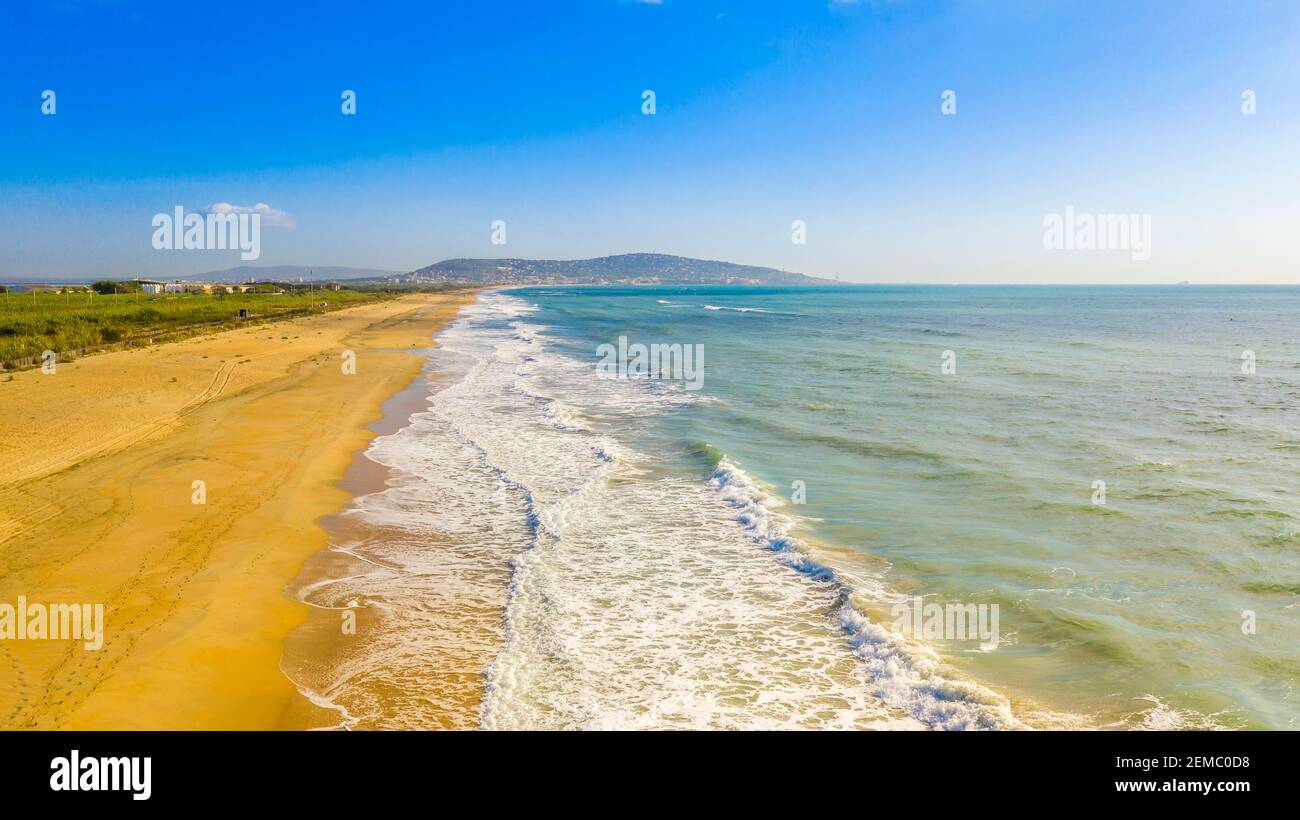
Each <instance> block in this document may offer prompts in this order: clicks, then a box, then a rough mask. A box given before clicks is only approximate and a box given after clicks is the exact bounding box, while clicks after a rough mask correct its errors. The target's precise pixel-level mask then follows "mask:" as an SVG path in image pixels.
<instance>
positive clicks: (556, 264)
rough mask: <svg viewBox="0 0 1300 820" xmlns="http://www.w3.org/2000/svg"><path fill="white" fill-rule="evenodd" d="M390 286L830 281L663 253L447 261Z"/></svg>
mask: <svg viewBox="0 0 1300 820" xmlns="http://www.w3.org/2000/svg"><path fill="white" fill-rule="evenodd" d="M387 280H388V281H389V282H401V283H410V284H445V283H453V284H475V285H485V284H511V285H524V284H527V285H570V284H582V285H588V284H589V285H658V284H674V285H811V284H822V283H827V282H829V281H830V280H827V279H817V278H815V277H812V276H805V275H804V274H802V273H791V272H789V271H783V270H777V269H776V268H760V267H754V266H752V265H737V264H735V263H733V262H715V261H710V260H706V259H690V258H688V257H685V256H670V255H668V254H662V253H624V254H619V255H617V256H601V257H597V258H595V259H573V260H556V259H445V260H443V261H442V262H437V263H435V264H432V265H429V266H427V267H423V268H420V269H419V270H417V271H413V272H412V273H408V274H401V275H398V276H391V277H387Z"/></svg>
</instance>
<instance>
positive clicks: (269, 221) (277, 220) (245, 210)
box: [203, 202, 298, 228]
mask: <svg viewBox="0 0 1300 820" xmlns="http://www.w3.org/2000/svg"><path fill="white" fill-rule="evenodd" d="M203 213H205V214H261V215H262V224H263V225H265V226H266V227H268V228H296V227H298V222H297V221H296V220H295V219H294V218H293V216H292V215H290V214H287V213H285V212H284V211H277V210H276V209H275V208H272V207H271V206H270V205H267V204H266V203H265V202H259V203H257V204H256V205H253V206H251V207H250V206H248V205H232V204H230V203H229V202H214V203H213V204H211V205H209V206H208V207H206V208H204V209H203Z"/></svg>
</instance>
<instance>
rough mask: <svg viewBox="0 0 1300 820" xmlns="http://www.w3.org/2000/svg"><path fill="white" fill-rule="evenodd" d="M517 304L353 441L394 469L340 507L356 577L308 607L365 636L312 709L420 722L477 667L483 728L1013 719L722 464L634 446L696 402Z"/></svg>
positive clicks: (484, 309)
mask: <svg viewBox="0 0 1300 820" xmlns="http://www.w3.org/2000/svg"><path fill="white" fill-rule="evenodd" d="M533 312H534V310H533V308H532V306H530V305H528V304H527V303H525V302H523V301H521V300H519V299H516V298H514V297H511V296H508V295H504V294H495V293H493V294H486V295H484V296H483V297H482V298H481V299H480V302H479V303H478V304H476V305H474V306H472V307H470V308H468V309H467V310H466V311H465V312H464V313H463V314H462V317H461V318H460V319H458V320H457V321H456V322H454V323H453V324H452V325H451V326H449V327H448V328H447V329H445V330H444V331H443V332H442V333H441V334H440V336H439V342H440V347H439V349H438V350H437V351H435V352H434V353H432V354H431V355H432V356H433V357H434V359H435V361H434V364H435V366H437V367H438V368H440V369H444V370H449V371H451V372H452V373H453V374H456V375H455V376H454V377H453V378H452V379H444V380H441V381H440V382H439V384H440V385H441V387H440V389H438V390H437V392H435V393H434V395H433V396H432V397H431V401H430V407H429V410H428V411H427V412H423V413H417V414H416V415H415V416H414V417H413V418H412V423H411V424H410V426H408V427H406V428H404V429H403V430H401V431H399V432H397V433H395V434H393V435H390V436H384V437H381V438H379V439H376V441H375V442H374V443H373V445H372V446H371V448H370V450H369V455H370V457H371V458H373V459H374V460H376V461H378V462H379V463H381V464H385V465H387V466H388V467H389V468H390V469H391V470H393V475H394V477H393V478H392V479H391V480H390V482H389V483H390V486H389V487H388V489H386V490H384V491H382V492H379V493H374V494H372V495H369V496H364V497H362V498H360V499H358V500H357V501H356V502H355V503H354V505H353V507H352V508H351V509H350V511H349V512H348V513H347V514H346V515H347V516H351V517H356V518H358V519H359V520H360V521H362V522H364V523H365V524H366V527H365V528H362V531H364V532H367V533H369V535H368V536H367V537H365V538H364V539H363V540H362V541H361V542H360V543H347V544H338V545H336V546H335V548H336V549H338V550H340V551H346V552H348V553H349V554H352V555H354V556H356V557H358V558H359V559H362V560H361V561H360V562H358V566H359V569H358V570H357V571H356V572H352V573H349V574H348V576H347V577H345V578H340V579H337V580H334V581H331V582H328V583H325V584H318V585H316V586H315V587H313V588H311V589H310V590H307V591H304V593H303V597H304V599H305V600H308V601H309V602H311V603H314V604H316V605H318V606H329V607H340V606H345V605H348V604H349V603H350V602H353V601H355V602H357V603H358V604H359V605H361V606H366V607H374V608H375V612H376V613H378V614H377V617H379V618H380V619H381V623H382V628H381V629H372V630H368V631H367V633H366V637H365V640H363V641H358V642H357V644H356V649H355V650H354V652H353V653H352V654H350V655H348V656H347V657H346V658H345V662H344V663H343V664H342V665H341V666H340V667H339V668H338V669H336V670H333V671H332V673H331V674H330V675H329V676H328V677H327V678H325V679H320V680H312V681H308V682H305V683H304V682H303V681H299V685H300V686H302V687H303V688H304V690H305V691H307V692H308V693H309V694H310V696H311V697H313V699H314V700H316V701H317V702H318V703H321V704H322V705H328V706H330V707H331V708H335V709H337V710H339V712H340V713H341V714H342V715H343V716H345V724H346V725H355V726H359V727H388V726H420V725H434V723H433V722H434V721H435V720H436V717H435V716H436V715H438V714H441V713H442V711H444V710H447V708H448V707H449V706H453V704H452V701H453V700H454V698H455V695H456V693H457V691H463V687H464V685H465V682H466V676H467V675H473V676H477V675H479V674H481V673H482V670H483V669H484V668H485V667H486V669H487V675H486V683H485V690H484V697H483V704H482V712H481V725H482V726H485V727H487V728H494V729H504V728H666V727H667V728H914V729H920V728H926V727H933V728H945V729H950V728H1005V727H1014V726H1018V725H1019V723H1018V722H1017V721H1016V720H1015V718H1014V717H1013V716H1012V715H1011V712H1010V709H1009V707H1008V706H1007V704H1006V701H1005V700H1004V699H1002V698H1000V697H999V696H997V695H996V694H994V693H992V692H990V691H988V690H986V689H984V688H982V687H979V686H977V685H974V684H968V683H962V682H956V681H952V680H949V679H947V678H945V677H944V676H943V675H942V674H941V672H940V669H939V663H938V660H937V658H936V657H935V656H934V655H933V653H930V652H928V650H927V649H926V648H925V647H924V646H920V645H918V644H915V643H913V642H910V641H908V640H905V639H903V638H901V637H900V636H897V635H894V634H892V633H890V632H889V631H888V630H885V629H884V628H882V627H880V626H878V625H876V624H873V623H871V622H870V621H869V620H868V619H867V618H866V617H865V616H864V615H863V614H862V613H861V612H860V611H859V610H857V609H856V608H855V607H854V606H853V604H852V603H851V601H850V599H851V597H852V596H853V595H854V594H855V592H856V594H860V595H869V596H880V595H885V594H886V592H885V591H884V590H883V588H877V587H876V586H873V585H872V582H871V581H870V580H869V579H846V578H842V577H840V576H838V575H837V574H836V573H835V572H834V571H832V570H831V569H829V568H827V567H825V566H823V565H822V564H819V563H818V562H817V561H816V560H814V559H813V558H812V557H811V556H810V554H809V553H808V552H807V551H806V549H805V548H804V546H803V545H802V544H801V543H800V542H799V541H798V540H797V539H796V538H795V537H793V536H792V535H791V530H792V525H793V523H794V520H793V519H791V518H789V517H788V516H786V515H785V514H784V513H782V512H780V511H779V510H777V502H776V500H775V499H773V498H772V497H771V496H769V495H768V494H767V493H766V492H765V491H764V490H763V488H762V487H761V486H760V485H759V483H758V482H756V481H755V480H754V479H752V478H751V477H750V476H748V475H747V474H745V472H744V471H743V470H742V469H741V468H740V467H739V466H738V465H736V464H734V463H732V462H731V461H729V460H727V459H723V460H722V461H721V462H720V463H719V464H718V466H717V469H716V470H715V471H714V473H713V474H712V475H711V476H709V477H707V479H703V480H702V479H701V477H700V476H699V475H698V474H697V473H695V472H693V470H692V469H689V468H687V467H685V466H684V465H680V464H677V465H675V464H672V463H670V462H666V461H663V460H662V459H660V458H658V457H656V456H655V455H654V454H653V451H649V450H648V449H647V450H643V449H641V447H640V446H639V445H637V446H634V444H635V443H636V442H637V438H636V433H637V430H638V429H639V428H640V426H641V425H642V424H644V423H645V420H646V419H645V417H646V416H650V415H654V414H657V413H663V412H667V411H671V410H672V409H673V408H675V407H678V406H681V405H683V404H686V403H690V402H694V401H699V400H702V399H700V398H699V397H698V396H695V395H693V394H690V393H688V392H686V391H681V390H674V389H672V387H673V386H672V385H665V384H664V383H663V382H658V381H653V380H651V381H631V380H606V379H598V378H596V374H595V371H594V368H593V367H592V366H591V363H589V362H582V361H578V360H577V359H575V358H572V357H569V356H565V355H561V354H560V353H558V352H556V351H555V349H554V345H553V344H551V343H549V342H548V341H547V339H546V336H545V329H544V328H541V327H539V326H536V325H534V324H532V323H531V322H530V321H529V317H530V316H531V315H532V314H533ZM605 429H609V430H611V431H613V432H614V433H616V434H618V435H619V437H620V438H621V439H622V440H619V439H617V438H615V436H614V435H611V434H609V433H604V432H602V431H603V430H605ZM622 431H626V433H627V435H623V434H622ZM507 585H508V593H507ZM502 606H504V609H505V622H504V635H503V636H502V635H501V634H500V626H499V624H500V621H499V613H500V611H501V607H502ZM502 639H503V640H504V646H503V647H502V648H500V649H499V651H498V646H499V643H498V642H499V641H500V640H502ZM433 658H436V659H437V660H436V662H431V659H433ZM447 670H453V671H451V672H448V671H447ZM458 687H460V688H459V689H458ZM453 708H454V707H453ZM474 718H475V719H474V720H473V722H472V723H470V724H469V725H475V724H477V723H479V722H480V721H479V720H478V716H474ZM458 725H464V724H458Z"/></svg>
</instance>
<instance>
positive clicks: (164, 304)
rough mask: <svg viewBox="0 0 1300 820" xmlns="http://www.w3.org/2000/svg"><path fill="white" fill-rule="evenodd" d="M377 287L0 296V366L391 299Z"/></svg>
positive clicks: (11, 366)
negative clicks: (241, 313)
mask: <svg viewBox="0 0 1300 820" xmlns="http://www.w3.org/2000/svg"><path fill="white" fill-rule="evenodd" d="M396 295H398V294H396V293H394V292H388V291H382V290H364V291H363V290H351V289H345V290H339V291H322V290H316V291H313V292H308V291H306V290H301V291H290V292H287V293H283V294H273V293H239V294H212V295H207V294H198V293H169V294H158V295H151V294H144V293H122V294H98V293H89V294H87V293H2V294H0V366H3V367H4V368H5V369H13V368H15V367H17V366H21V365H24V364H30V362H29V361H26V360H29V359H31V358H32V357H39V356H40V355H41V354H42V353H43V352H44V351H46V350H53V351H55V352H56V353H59V354H60V357H61V358H64V359H66V358H69V357H70V356H69V354H79V353H86V352H93V351H94V350H96V349H100V348H103V347H106V346H139V345H147V344H151V343H154V342H159V341H162V340H164V339H172V338H177V337H179V336H185V335H193V334H195V333H202V332H211V331H213V330H218V329H221V328H222V327H224V326H227V325H228V324H231V323H234V322H238V321H240V320H239V311H240V310H241V309H246V310H248V313H249V320H246V321H259V320H260V321H265V320H269V319H278V318H288V317H292V316H303V315H307V314H310V313H319V312H324V311H328V310H335V309H337V308H343V307H350V306H353V305H358V304H363V303H366V302H377V301H381V300H385V299H391V298H394V297H395V296H396Z"/></svg>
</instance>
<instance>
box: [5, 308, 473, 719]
mask: <svg viewBox="0 0 1300 820" xmlns="http://www.w3.org/2000/svg"><path fill="white" fill-rule="evenodd" d="M472 299H473V294H472V293H468V292H462V293H456V294H437V295H428V294H420V295H411V296H407V297H403V298H402V299H399V300H395V301H391V302H385V303H381V304H373V305H366V306H362V307H357V308H351V309H347V310H342V311H337V312H333V313H327V314H323V315H319V316H313V317H307V318H303V319H298V320H294V321H287V322H280V323H275V324H268V325H258V326H254V327H250V328H246V329H240V330H235V331H230V332H227V333H221V334H218V335H214V336H207V337H202V338H197V339H191V340H187V341H184V342H177V343H174V344H168V345H160V346H158V347H154V348H147V349H141V350H132V351H121V352H115V353H108V354H104V355H101V356H94V357H90V358H86V359H82V360H80V361H77V362H72V363H65V364H60V365H59V366H58V370H57V372H56V373H54V374H51V375H46V374H42V373H41V372H40V371H38V370H32V371H25V372H22V373H18V374H16V375H15V377H14V379H13V381H2V380H0V603H9V604H14V603H16V601H17V599H18V596H20V595H24V596H26V598H27V599H28V600H29V601H40V602H54V603H88V604H94V603H102V604H104V605H105V607H106V611H107V614H106V621H107V625H106V626H107V628H106V635H105V638H104V645H103V648H102V649H100V650H98V651H87V650H85V649H84V648H83V647H82V646H81V643H80V642H74V641H53V640H4V641H0V727H40V728H54V727H59V728H78V729H106V728H159V729H237V728H240V729H262V728H272V727H277V726H291V725H301V724H302V723H303V722H304V721H305V718H304V717H303V715H304V714H305V710H304V706H303V703H304V701H303V699H302V697H301V696H300V695H299V694H298V693H297V690H296V689H295V688H294V686H293V685H292V684H291V683H290V682H289V681H288V679H287V678H286V677H285V676H284V675H283V674H282V673H281V672H280V668H279V663H280V658H281V652H282V647H283V641H284V639H285V637H286V635H288V634H289V632H290V631H291V630H292V629H293V628H294V627H295V626H296V625H298V624H299V623H301V622H302V621H303V620H304V619H305V618H306V616H307V609H308V608H307V607H306V606H305V605H303V604H300V603H298V602H296V601H294V600H293V599H292V598H290V597H289V596H287V595H286V594H285V592H284V589H285V586H286V584H287V583H288V582H289V581H290V580H291V579H293V578H294V577H295V575H297V574H298V572H299V570H300V569H301V567H302V566H303V564H304V562H305V561H306V560H307V559H308V558H309V557H310V556H311V555H312V554H313V553H315V552H317V551H318V550H320V549H322V548H323V547H324V546H325V538H326V537H325V532H324V530H322V529H321V528H320V526H318V524H317V519H318V518H319V517H321V516H323V515H327V514H329V513H331V512H334V511H337V510H338V509H340V508H341V507H342V506H343V505H344V504H345V503H346V500H347V493H346V492H345V491H344V490H343V489H341V488H340V487H339V486H337V482H338V480H339V479H340V478H341V477H342V476H343V474H344V471H345V470H346V468H347V467H348V465H349V463H351V462H352V459H353V455H354V453H355V452H356V451H357V450H359V449H360V448H362V447H364V446H365V444H366V442H367V441H368V440H369V439H370V437H371V436H372V433H371V432H370V431H369V430H367V428H366V425H367V424H368V423H370V422H372V421H374V420H375V419H376V418H378V417H379V416H380V412H381V410H380V408H381V405H382V404H383V402H384V400H385V399H386V398H388V397H389V396H392V395H393V394H394V393H396V392H398V391H399V390H401V389H402V388H403V387H404V386H406V385H407V384H409V383H410V382H411V380H412V379H413V378H415V377H416V375H417V374H418V373H419V371H420V369H421V366H422V364H423V362H424V359H423V357H420V356H416V355H412V354H410V353H404V352H399V351H405V350H412V349H415V348H423V347H427V346H428V345H429V344H430V341H429V340H430V335H431V334H432V333H433V332H434V330H436V329H437V328H438V327H439V326H440V325H442V324H443V323H445V322H446V321H447V320H448V319H449V318H450V317H452V316H453V315H454V314H455V312H456V311H457V310H458V309H459V308H460V306H461V305H463V304H465V303H467V302H469V301H472ZM345 350H351V351H354V352H355V354H356V372H355V374H351V375H349V374H345V373H344V372H343V369H342V367H341V356H342V353H343V351H345ZM197 481H201V482H204V489H205V492H206V503H202V504H197V503H194V496H195V492H196V490H195V486H196V485H195V482H197Z"/></svg>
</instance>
